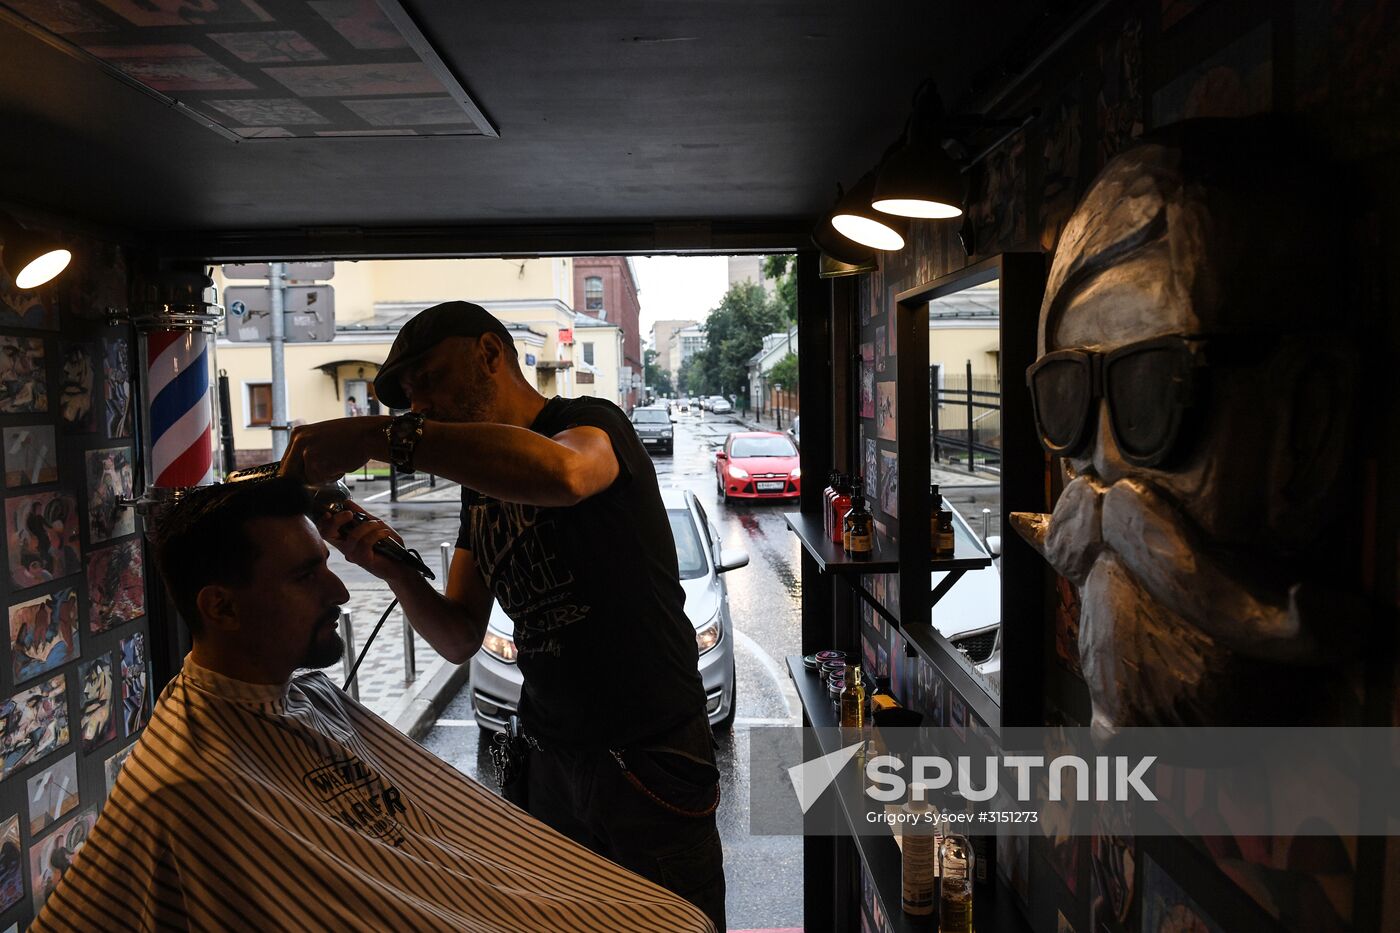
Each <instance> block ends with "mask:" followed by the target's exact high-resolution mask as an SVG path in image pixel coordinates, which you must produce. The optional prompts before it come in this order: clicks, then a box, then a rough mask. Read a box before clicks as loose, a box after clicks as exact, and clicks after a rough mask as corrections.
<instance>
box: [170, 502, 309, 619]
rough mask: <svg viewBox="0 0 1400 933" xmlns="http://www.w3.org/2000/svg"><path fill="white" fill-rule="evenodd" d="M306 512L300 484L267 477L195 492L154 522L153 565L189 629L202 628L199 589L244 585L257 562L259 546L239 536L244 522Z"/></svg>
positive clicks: (244, 535)
mask: <svg viewBox="0 0 1400 933" xmlns="http://www.w3.org/2000/svg"><path fill="white" fill-rule="evenodd" d="M310 509H311V494H310V493H309V492H308V491H307V489H306V487H305V486H304V485H302V484H301V483H299V482H296V481H294V480H290V479H270V480H262V481H258V482H245V483H225V484H223V485H218V486H206V487H203V488H201V489H197V490H195V491H194V492H192V493H190V494H189V495H187V496H185V497H184V498H182V499H180V500H179V501H178V502H176V503H175V504H173V505H172V506H170V508H169V509H168V510H167V511H166V512H165V513H164V514H163V515H161V516H160V517H159V518H158V519H157V520H156V522H155V529H154V531H153V533H152V539H153V541H154V544H155V559H156V567H157V569H158V570H159V571H160V576H161V579H162V580H164V581H165V589H166V592H168V593H169V594H170V598H171V599H172V600H173V601H174V602H175V608H176V609H178V610H179V611H180V615H181V617H183V618H184V620H185V623H186V624H187V625H189V627H190V630H191V631H198V630H199V627H200V624H201V619H200V618H199V607H198V605H197V604H196V603H195V598H196V597H197V596H198V595H199V591H200V590H202V589H204V587H206V586H209V585H210V584H211V583H220V584H224V585H228V586H242V585H244V584H246V583H248V581H249V578H250V575H251V574H252V571H253V563H254V561H256V560H257V559H258V542H257V541H253V540H251V539H250V538H249V537H248V536H247V535H246V534H244V528H245V526H246V525H247V524H248V522H250V521H252V520H254V519H257V518H285V517H291V516H295V515H305V514H307V512H308V511H310Z"/></svg>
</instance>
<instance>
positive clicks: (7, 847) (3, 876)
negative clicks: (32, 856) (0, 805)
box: [0, 814, 24, 930]
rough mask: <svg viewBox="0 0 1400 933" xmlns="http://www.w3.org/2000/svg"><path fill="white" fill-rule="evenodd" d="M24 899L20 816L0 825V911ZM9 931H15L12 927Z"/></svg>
mask: <svg viewBox="0 0 1400 933" xmlns="http://www.w3.org/2000/svg"><path fill="white" fill-rule="evenodd" d="M21 899H24V849H22V846H21V843H20V814H15V815H13V817H10V818H8V820H6V821H4V824H3V825H0V911H8V909H10V908H13V906H14V905H15V904H18V902H20V901H21ZM10 929H11V930H13V929H15V927H14V925H11V926H10Z"/></svg>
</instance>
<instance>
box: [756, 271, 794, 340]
mask: <svg viewBox="0 0 1400 933" xmlns="http://www.w3.org/2000/svg"><path fill="white" fill-rule="evenodd" d="M763 277H764V278H765V279H772V280H774V281H776V282H777V283H778V285H777V289H776V292H775V294H774V296H773V301H774V303H776V304H777V306H778V310H779V312H780V313H781V314H782V316H783V322H784V324H785V325H786V326H791V325H793V324H796V323H797V257H796V256H794V255H792V254H791V253H789V254H787V255H783V256H764V257H763Z"/></svg>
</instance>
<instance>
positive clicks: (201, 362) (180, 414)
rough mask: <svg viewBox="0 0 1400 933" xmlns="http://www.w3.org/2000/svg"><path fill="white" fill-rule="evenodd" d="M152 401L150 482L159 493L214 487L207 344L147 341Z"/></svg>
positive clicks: (157, 337)
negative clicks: (164, 490)
mask: <svg viewBox="0 0 1400 933" xmlns="http://www.w3.org/2000/svg"><path fill="white" fill-rule="evenodd" d="M146 366H147V373H148V374H149V379H150V382H149V385H150V389H149V391H150V400H151V407H150V412H151V476H152V477H153V478H154V482H153V485H155V486H160V487H163V488H167V489H169V488H181V487H186V486H205V485H208V484H209V483H212V482H214V439H213V423H212V420H211V411H210V404H209V386H210V379H209V338H208V336H207V335H205V334H204V333H203V332H201V331H195V330H158V331H154V332H152V333H151V334H149V335H148V336H147V338H146Z"/></svg>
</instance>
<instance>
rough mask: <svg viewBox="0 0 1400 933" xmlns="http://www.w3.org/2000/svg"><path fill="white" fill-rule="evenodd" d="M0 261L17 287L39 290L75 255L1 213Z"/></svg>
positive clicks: (48, 236) (47, 236) (51, 238)
mask: <svg viewBox="0 0 1400 933" xmlns="http://www.w3.org/2000/svg"><path fill="white" fill-rule="evenodd" d="M0 244H3V249H0V262H3V263H4V265H5V272H6V273H7V274H8V275H9V276H10V280H11V281H13V282H14V283H15V287H16V288H20V289H26V290H27V289H31V288H38V287H39V286H40V285H43V284H45V283H46V282H49V281H52V280H53V278H54V277H55V276H57V275H58V274H59V273H60V272H62V271H63V270H64V269H66V268H68V264H69V263H70V262H72V261H73V254H72V253H71V252H70V251H69V250H68V249H67V247H65V246H64V245H63V244H62V243H60V242H59V241H58V240H57V239H56V238H54V237H53V236H51V235H49V234H46V233H40V232H38V231H35V230H29V229H26V228H25V227H22V226H21V225H20V224H19V222H18V221H16V220H15V219H14V218H13V217H11V216H10V215H8V214H3V213H0Z"/></svg>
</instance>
